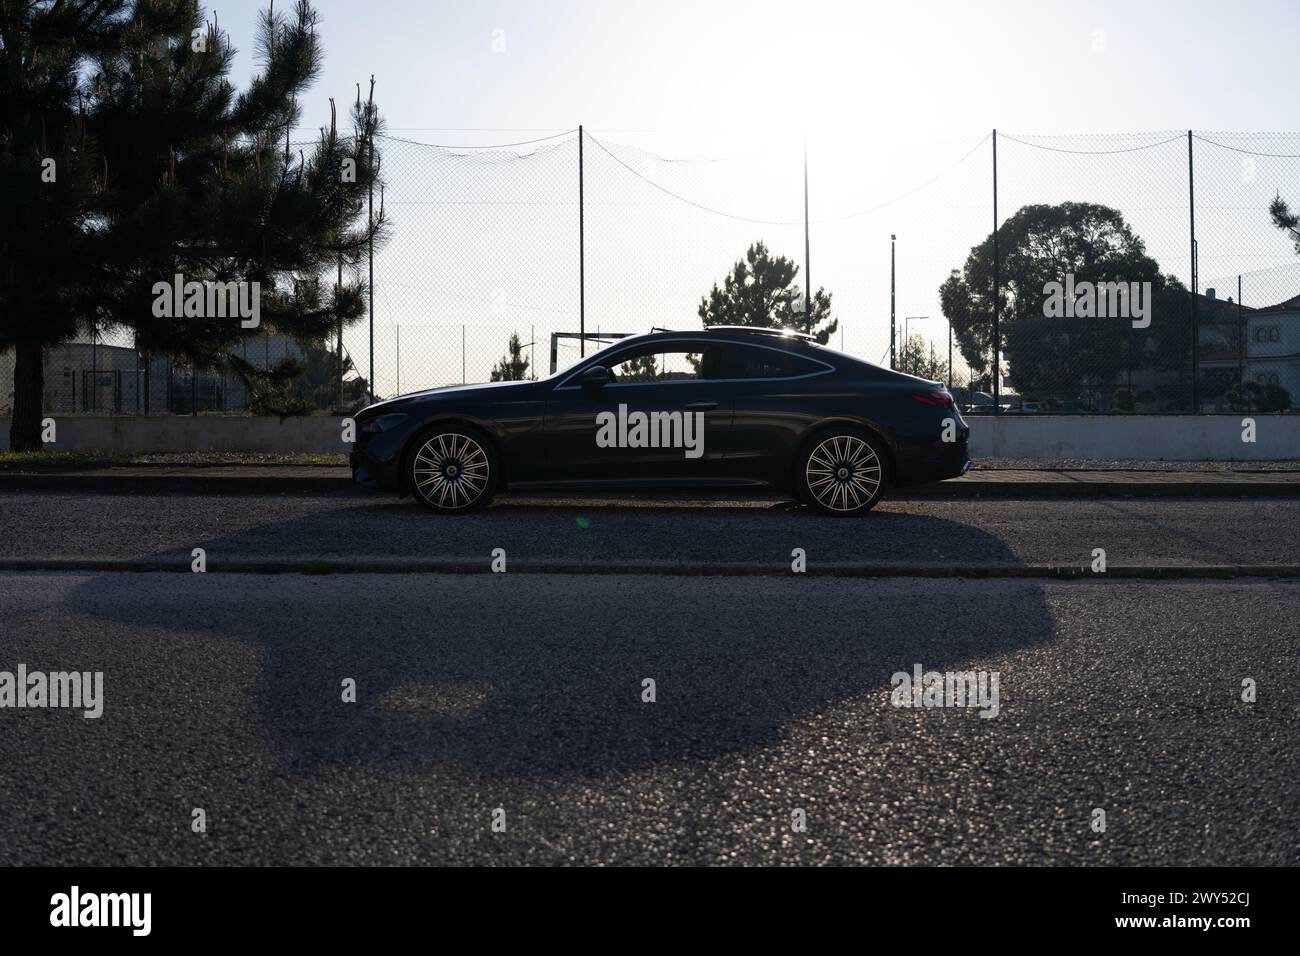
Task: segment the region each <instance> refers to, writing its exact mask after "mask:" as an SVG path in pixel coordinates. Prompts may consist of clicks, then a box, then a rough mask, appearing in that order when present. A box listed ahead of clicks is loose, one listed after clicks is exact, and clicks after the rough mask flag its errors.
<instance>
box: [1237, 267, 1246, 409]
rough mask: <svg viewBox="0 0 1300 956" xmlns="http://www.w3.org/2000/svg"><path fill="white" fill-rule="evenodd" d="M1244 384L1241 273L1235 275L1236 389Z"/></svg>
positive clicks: (1243, 325)
mask: <svg viewBox="0 0 1300 956" xmlns="http://www.w3.org/2000/svg"><path fill="white" fill-rule="evenodd" d="M1245 382H1246V316H1245V313H1244V312H1242V311H1241V273H1240V272H1238V273H1237V388H1238V390H1240V388H1241V386H1242V385H1244V384H1245Z"/></svg>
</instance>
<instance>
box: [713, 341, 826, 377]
mask: <svg viewBox="0 0 1300 956" xmlns="http://www.w3.org/2000/svg"><path fill="white" fill-rule="evenodd" d="M719 351H720V352H721V353H722V354H721V355H720V357H719V362H718V373H717V375H716V376H715V377H716V378H789V377H790V376H793V375H808V374H810V373H812V372H818V371H821V370H822V366H820V365H818V364H817V363H816V362H810V361H809V360H808V359H805V358H801V357H800V356H798V355H791V354H790V353H788V352H779V351H777V350H775V349H765V348H759V347H757V346H753V345H722V346H719Z"/></svg>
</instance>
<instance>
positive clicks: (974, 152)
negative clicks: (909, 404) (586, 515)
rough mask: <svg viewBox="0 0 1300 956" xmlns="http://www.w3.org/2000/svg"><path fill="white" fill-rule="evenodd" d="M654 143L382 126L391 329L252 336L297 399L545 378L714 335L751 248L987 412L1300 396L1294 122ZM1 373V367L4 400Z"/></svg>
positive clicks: (364, 326)
mask: <svg viewBox="0 0 1300 956" xmlns="http://www.w3.org/2000/svg"><path fill="white" fill-rule="evenodd" d="M644 136H648V142H642V143H640V144H635V143H633V142H632V140H635V139H636V138H637V136H636V135H633V134H631V133H629V132H627V131H624V132H623V133H618V132H601V131H596V132H593V131H590V130H587V131H581V132H580V131H579V130H573V131H569V132H564V133H559V134H556V135H553V136H548V137H545V138H541V139H535V140H532V141H528V142H522V143H511V144H504V145H501V146H477V145H476V146H437V145H430V144H425V143H417V142H412V141H410V140H406V139H401V138H397V137H391V136H382V137H378V138H377V140H376V149H377V151H378V152H379V154H380V155H381V157H382V163H383V166H382V170H383V179H384V183H385V186H384V195H383V206H384V210H385V213H386V216H387V219H388V221H389V227H390V238H389V239H388V241H387V242H385V243H384V244H383V245H382V246H381V247H379V248H377V249H376V252H375V254H374V284H373V288H372V294H373V325H372V324H371V321H368V320H365V319H363V320H362V321H361V322H358V323H356V324H354V325H352V326H351V327H349V328H348V329H346V330H345V331H344V332H343V334H342V337H341V355H340V345H339V343H338V342H337V341H331V342H323V343H296V342H293V341H292V340H290V339H287V338H284V337H282V336H278V335H277V334H276V333H275V331H274V330H257V331H256V332H254V333H251V334H250V335H249V336H248V337H247V339H246V341H244V342H242V343H241V345H240V347H239V349H238V350H237V353H236V354H239V355H240V356H241V357H243V358H246V359H247V360H248V361H249V362H251V363H253V364H255V365H260V366H263V367H267V368H269V367H273V366H274V365H275V363H276V362H277V361H278V360H279V359H281V358H283V357H284V356H286V355H291V356H293V357H294V358H295V359H296V360H297V361H298V362H299V364H301V365H303V366H304V367H305V373H304V375H303V377H302V380H301V381H300V383H299V384H298V385H297V386H296V391H297V395H298V397H300V398H301V399H302V400H303V401H304V402H305V403H306V404H309V405H311V406H312V407H316V408H322V409H337V408H348V407H355V406H356V405H357V404H359V403H361V402H364V401H365V400H366V399H367V398H368V396H369V394H373V395H374V396H375V397H389V396H392V395H396V394H401V393H405V392H410V391H414V390H417V389H421V388H429V387H436V386H441V385H452V384H461V383H472V382H484V381H488V380H489V379H492V378H513V377H520V376H522V377H528V378H533V377H542V376H545V375H547V374H549V373H550V372H551V371H553V370H555V369H563V368H564V367H566V366H568V365H570V364H572V363H573V362H574V361H576V360H577V359H578V358H579V357H580V356H581V355H582V354H583V353H585V352H587V351H589V350H591V349H593V348H597V347H599V346H601V345H603V344H607V343H608V342H610V341H613V340H614V339H615V338H616V337H618V336H620V335H625V334H629V333H638V332H644V331H648V330H649V329H651V328H652V327H659V328H674V329H683V328H698V327H699V326H700V324H701V321H702V320H701V314H700V313H701V309H702V307H703V306H704V305H705V304H706V303H708V302H710V301H711V299H710V297H711V293H712V290H713V289H714V287H715V285H716V286H718V287H720V288H721V289H722V290H723V291H724V292H725V291H726V282H727V278H728V276H729V274H731V272H732V270H733V268H734V267H735V266H736V264H737V263H738V262H740V261H742V260H746V261H747V268H748V271H749V273H750V275H749V278H747V279H746V280H745V281H746V282H747V283H752V282H757V281H767V282H772V281H777V282H778V283H784V285H785V286H787V287H788V289H789V290H792V291H793V290H797V291H799V292H801V293H802V292H803V290H804V289H805V286H810V288H811V291H812V292H813V293H814V296H813V302H814V318H815V320H816V328H815V331H823V332H824V333H826V332H828V333H829V334H828V335H825V336H824V337H826V338H827V340H828V341H827V344H829V345H830V346H832V347H835V348H840V349H843V350H845V351H847V352H850V353H853V354H856V355H859V356H861V357H863V358H866V359H868V360H869V361H872V362H876V363H878V364H881V365H892V366H893V367H896V368H899V369H901V370H903V371H907V372H911V373H913V374H917V375H920V376H922V377H925V378H928V379H934V380H939V381H944V382H946V383H950V385H951V387H952V388H953V389H954V391H955V392H956V393H957V395H958V398H959V400H960V401H961V402H962V404H963V405H964V406H966V407H967V408H968V409H970V410H973V411H976V412H980V411H1004V412H1008V413H1026V412H1052V411H1055V412H1082V413H1120V412H1130V411H1137V412H1151V413H1175V414H1186V413H1193V412H1212V411H1238V410H1252V411H1276V410H1282V409H1285V408H1287V407H1289V405H1290V403H1291V401H1292V400H1293V398H1294V399H1300V255H1297V249H1296V236H1294V235H1290V234H1288V232H1287V231H1286V230H1285V229H1283V228H1279V226H1278V225H1276V224H1275V223H1274V221H1273V217H1272V215H1271V214H1270V204H1271V203H1272V202H1273V200H1274V199H1275V197H1278V196H1281V197H1282V198H1283V199H1285V200H1290V203H1291V206H1292V208H1296V207H1297V206H1300V134H1242V133H1234V134H1226V133H1194V132H1193V133H1188V132H1187V131H1169V132H1155V133H1135V134H1122V135H1105V136H1103V135H1093V136H1030V135H1020V134H1006V133H1000V132H999V133H989V134H987V135H984V136H982V137H971V138H969V139H967V140H964V141H960V140H956V141H952V140H950V141H940V142H935V143H925V144H894V143H888V142H884V143H882V144H880V145H878V146H872V147H871V148H866V149H864V148H863V146H862V144H861V143H860V142H859V143H856V144H855V145H854V146H852V147H846V148H840V147H836V146H832V145H831V144H826V143H818V142H817V141H816V140H814V141H813V143H812V144H811V145H810V146H805V144H804V143H803V142H802V141H798V140H792V139H786V138H780V137H776V138H773V139H771V140H769V141H765V142H761V143H758V144H755V145H754V146H752V147H745V148H740V149H739V150H738V151H735V152H731V153H729V154H727V155H722V156H721V157H719V156H718V155H711V156H708V157H701V156H700V155H699V150H697V149H696V148H694V146H695V144H693V143H692V142H690V141H687V142H686V143H685V144H684V145H683V144H682V143H680V142H678V143H675V144H674V145H673V146H672V147H671V148H668V147H665V146H664V144H663V142H661V141H662V140H665V139H667V137H666V136H661V135H659V134H643V138H644ZM995 221H996V222H997V223H998V229H997V233H996V235H995V234H994V230H993V225H994V222H995ZM758 244H762V247H764V249H765V251H766V255H765V256H764V255H763V254H762V253H759V255H758V259H759V260H761V261H760V262H759V263H758V264H757V265H755V264H754V263H753V260H754V257H755V251H756V250H757V249H758ZM758 271H761V272H763V275H762V276H761V277H760V276H759V275H758V274H757V272H758ZM809 280H810V281H809ZM819 290H821V291H820V292H819ZM823 296H827V297H828V301H826V300H825V299H823ZM739 298H741V297H732V299H731V300H730V304H727V303H726V302H724V304H727V309H730V310H731V311H727V309H722V310H721V311H718V303H717V302H716V301H714V302H713V303H712V309H711V311H710V314H712V315H714V316H715V317H716V316H719V315H720V316H721V317H722V318H723V319H724V320H726V321H729V322H753V321H757V322H760V323H763V322H769V321H776V320H780V319H782V318H785V319H787V320H788V319H791V318H793V320H794V321H795V323H796V324H799V323H802V321H803V319H804V315H805V313H803V312H802V311H800V310H802V309H803V308H805V304H804V303H803V302H802V298H803V297H802V296H801V297H800V299H801V301H800V302H799V303H795V304H794V305H793V306H792V305H791V299H792V296H782V295H776V296H773V297H772V300H771V308H770V310H768V311H767V312H766V313H765V314H755V312H754V309H753V308H752V303H751V304H750V305H748V306H744V307H742V306H741V305H739V304H738V299H739ZM723 299H724V300H726V299H727V297H726V296H725V295H724V296H723ZM792 308H793V311H792ZM746 310H748V311H746ZM832 323H834V324H833V325H832ZM831 329H833V331H831ZM995 329H996V334H995ZM372 342H373V348H372V344H371V343H372ZM46 366H47V368H46V383H47V396H46V400H47V407H49V408H51V409H55V410H76V411H91V412H106V413H134V412H144V411H149V412H173V413H189V412H192V411H205V412H207V411H212V412H220V411H227V412H239V411H243V410H247V409H248V408H249V405H250V401H249V396H248V394H247V391H246V389H245V388H244V387H243V385H242V383H240V381H239V380H238V377H237V376H235V375H233V374H232V373H231V372H230V370H229V369H228V368H224V367H218V368H213V369H198V370H191V369H190V368H189V367H188V366H185V365H183V364H179V363H177V362H173V361H171V360H169V359H168V358H167V357H165V356H164V357H159V356H149V357H145V356H142V355H140V354H138V353H136V352H135V350H134V349H133V348H132V343H131V342H130V339H129V336H123V335H121V334H118V335H96V336H94V337H93V339H92V340H87V341H84V342H80V341H79V342H76V343H69V344H68V345H66V346H61V347H60V348H59V349H55V350H50V351H49V354H48V355H47V359H46ZM340 372H341V373H342V374H341V377H342V379H343V380H344V381H343V383H342V386H341V387H340ZM6 385H9V388H8V392H11V391H12V385H11V383H10V382H6V381H5V380H4V378H3V369H2V368H0V405H3V404H5V396H6V394H7V391H6V388H5V386H6Z"/></svg>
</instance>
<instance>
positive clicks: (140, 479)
mask: <svg viewBox="0 0 1300 956" xmlns="http://www.w3.org/2000/svg"><path fill="white" fill-rule="evenodd" d="M706 490H707V491H708V492H709V493H710V494H713V495H716V494H717V493H718V491H719V489H717V488H710V489H706ZM0 491H61V492H84V491H99V492H117V493H149V494H184V495H284V494H299V495H302V494H305V495H324V494H343V493H348V492H353V491H361V489H357V488H356V486H355V485H353V483H352V480H351V478H350V477H342V476H338V477H335V476H328V475H301V476H286V475H276V476H273V477H272V476H265V477H264V476H258V475H249V476H244V475H184V474H179V475H178V474H167V475H148V474H144V475H141V474H131V475H104V474H60V473H57V472H49V473H41V472H25V473H19V474H13V473H0ZM584 493H585V494H590V489H583V490H576V489H573V490H565V489H561V488H553V489H547V490H546V491H545V492H543V493H541V496H544V495H549V494H556V495H560V494H563V495H565V496H568V497H581V496H583V495H584ZM627 493H629V494H644V493H646V489H637V490H635V491H634V490H631V489H628V492H627ZM653 493H655V494H662V493H663V492H660V491H658V490H656V491H654V492H653ZM736 493H737V494H744V490H743V489H741V490H737V492H736ZM380 494H382V492H381V493H380ZM519 494H522V495H525V496H528V497H533V496H539V493H538V491H537V490H535V489H529V490H528V491H523V490H522V489H521V490H520V492H519ZM600 494H601V495H604V496H606V497H607V496H608V495H609V492H601V493H600ZM668 494H669V495H670V496H672V493H668ZM679 494H680V496H681V497H689V496H690V492H689V491H682V492H680V493H679ZM888 497H889V498H890V499H892V500H896V501H907V500H924V499H932V498H959V499H969V498H1295V497H1300V481H1255V480H1250V479H1245V480H1241V481H1223V480H1214V481H1204V482H1201V481H1186V480H1181V479H1180V480H1177V481H1131V482H1121V481H1095V480H1083V481H1062V480H1056V481H1032V480H1031V481H997V480H990V479H981V480H978V481H964V480H962V479H955V480H952V481H941V482H936V483H935V484H931V485H920V486H913V487H908V488H900V489H896V490H894V491H893V492H891V493H890V494H889V495H888Z"/></svg>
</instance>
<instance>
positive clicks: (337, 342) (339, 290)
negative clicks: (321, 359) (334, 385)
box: [334, 252, 343, 411]
mask: <svg viewBox="0 0 1300 956" xmlns="http://www.w3.org/2000/svg"><path fill="white" fill-rule="evenodd" d="M342 292H343V253H341V252H340V253H339V281H338V286H337V291H336V292H335V297H334V298H335V301H336V302H337V301H338V296H339V295H340V294H341V293H342ZM334 342H335V351H336V352H337V353H338V354H337V355H336V356H335V357H336V358H337V359H338V365H339V403H338V409H339V411H342V410H343V313H342V312H340V313H339V328H338V334H337V338H336V339H335V340H334Z"/></svg>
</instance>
